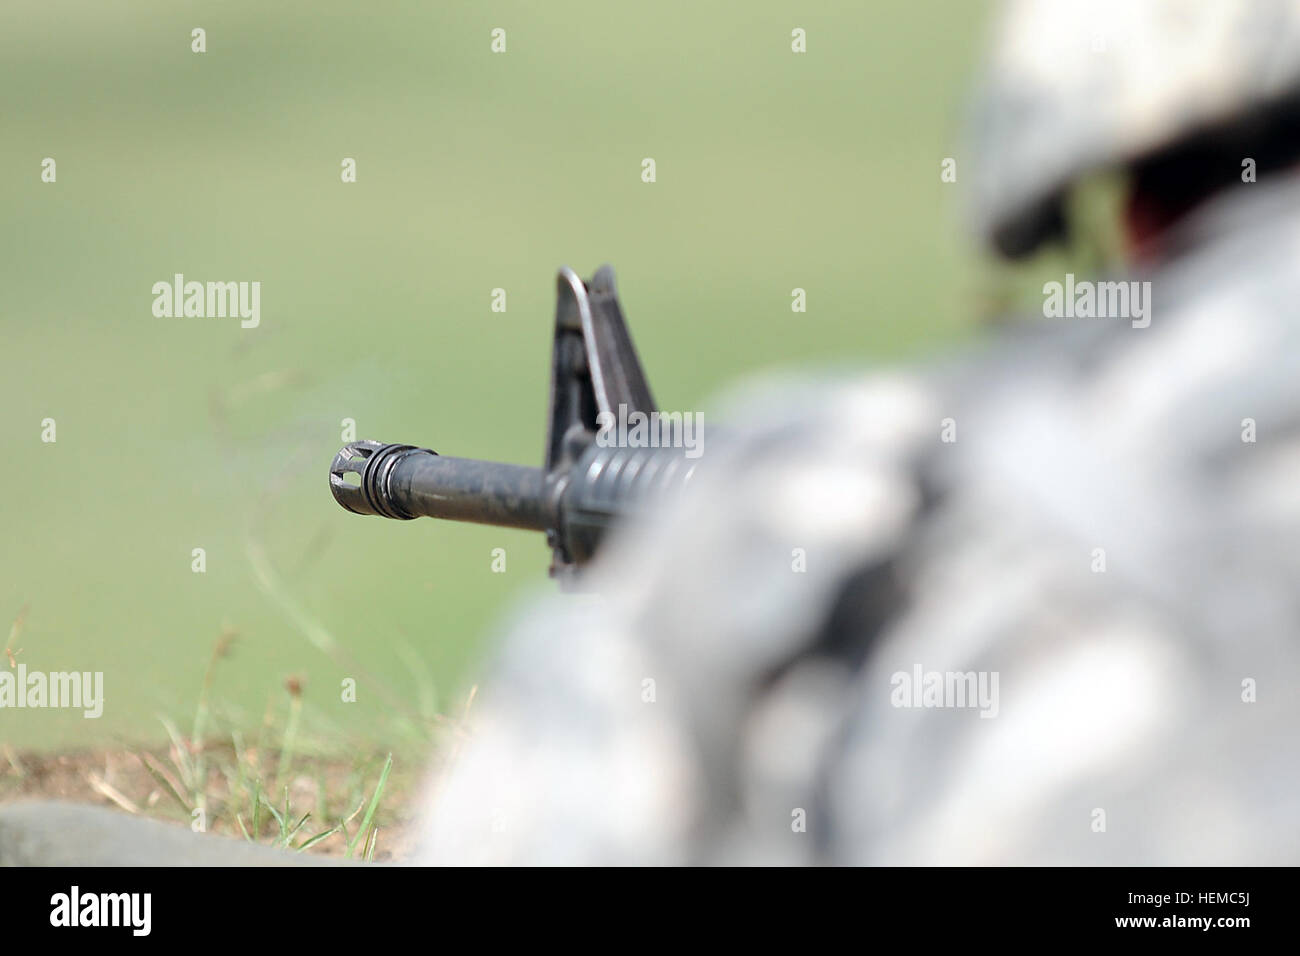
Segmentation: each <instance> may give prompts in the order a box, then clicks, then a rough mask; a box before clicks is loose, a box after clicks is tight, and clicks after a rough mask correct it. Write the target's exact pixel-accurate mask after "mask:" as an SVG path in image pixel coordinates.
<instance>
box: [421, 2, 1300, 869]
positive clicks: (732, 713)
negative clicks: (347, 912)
mask: <svg viewBox="0 0 1300 956" xmlns="http://www.w3.org/2000/svg"><path fill="white" fill-rule="evenodd" d="M1298 95H1300V10H1297V8H1296V6H1295V4H1293V3H1289V2H1280V0H1279V2H1263V0H1261V2H1252V3H1240V4H1204V3H1193V2H1179V0H1106V2H1092V3H1088V4H1083V3H1077V4H1063V3H1055V2H1050V0H1040V2H1019V3H1013V4H1011V5H1010V6H1009V7H1008V8H1007V10H1006V11H1005V15H1004V16H1003V17H1002V19H1001V21H1000V24H999V29H998V40H997V43H996V45H995V52H994V56H993V60H992V64H991V68H990V70H989V75H988V78H987V82H986V83H985V84H984V87H983V92H982V94H981V99H980V102H979V105H978V108H977V110H976V113H975V145H976V147H977V153H978V159H979V160H980V166H979V169H978V172H977V173H976V175H975V176H974V178H973V181H972V193H973V195H972V197H971V199H972V206H973V210H974V219H975V223H976V226H977V228H978V231H979V234H980V235H981V237H982V238H983V239H984V240H985V241H987V242H989V243H990V244H991V245H992V246H994V247H995V248H996V249H998V250H999V251H1001V252H1002V253H1003V254H1006V255H1015V256H1019V255H1024V254H1027V253H1029V252H1031V251H1033V250H1035V249H1038V248H1039V247H1040V246H1041V245H1042V244H1043V243H1044V242H1046V241H1048V240H1050V239H1051V238H1053V237H1055V236H1059V235H1062V234H1068V232H1069V229H1070V223H1069V222H1068V220H1067V217H1066V215H1065V213H1064V211H1063V210H1064V209H1066V208H1067V207H1068V203H1067V201H1066V200H1067V199H1068V196H1069V194H1070V190H1071V189H1072V188H1073V187H1074V185H1075V184H1076V183H1078V182H1079V181H1080V180H1081V179H1082V178H1083V177H1085V176H1086V175H1088V174H1090V173H1092V172H1094V171H1097V170H1101V169H1108V168H1114V169H1122V170H1126V171H1127V172H1128V173H1129V183H1130V185H1129V192H1128V201H1127V204H1126V212H1125V223H1124V225H1125V231H1126V235H1127V237H1128V239H1129V241H1130V247H1131V250H1132V252H1133V258H1134V263H1135V264H1134V267H1133V272H1132V273H1131V274H1130V275H1129V276H1127V277H1125V280H1126V281H1129V280H1132V281H1140V282H1149V283H1150V285H1149V286H1144V287H1141V288H1142V289H1147V290H1149V292H1150V295H1149V296H1148V297H1147V298H1146V300H1145V305H1142V306H1140V308H1142V309H1145V310H1146V314H1145V316H1144V318H1145V322H1143V321H1137V319H1138V318H1139V317H1138V316H1137V315H1132V316H1130V315H1118V316H1116V315H1111V316H1109V317H1098V318H1084V317H1082V316H1084V315H1088V314H1090V313H1091V314H1095V313H1096V309H1095V305H1096V300H1095V299H1094V300H1093V307H1092V308H1089V309H1083V308H1080V309H1078V310H1074V309H1070V310H1068V311H1064V312H1063V313H1062V316H1063V317H1060V318H1053V319H1048V320H1044V321H1043V322H1041V323H1039V325H1038V327H1037V328H1035V329H1032V330H1029V331H1025V330H1022V331H1020V332H1019V333H1018V334H1016V335H1014V336H1013V337H1008V338H1007V339H1004V340H1002V341H999V342H997V343H996V344H995V345H994V346H992V347H990V348H988V349H987V350H986V351H985V352H984V353H983V354H981V355H980V356H977V357H975V358H972V359H970V360H968V361H964V362H958V363H948V364H946V365H943V366H939V367H929V368H926V369H921V370H916V371H911V372H907V373H898V374H893V375H885V376H879V377H872V378H864V379H861V380H845V381H840V382H836V383H821V384H817V383H809V384H807V385H803V386H789V385H785V386H774V385H773V386H765V385H758V386H755V387H754V388H752V389H750V390H748V391H745V392H742V393H738V394H737V395H735V396H733V397H732V399H731V400H730V401H727V402H724V412H723V414H722V415H721V417H724V418H727V419H729V420H730V421H732V422H734V423H736V424H737V426H738V429H739V431H738V434H737V435H736V436H734V437H735V440H733V441H731V442H730V443H728V444H726V445H725V446H724V445H722V444H718V443H715V444H713V445H712V446H711V447H710V450H709V453H708V455H707V456H706V457H707V458H712V460H711V461H710V462H709V463H708V465H709V467H707V468H705V469H701V471H700V473H699V474H698V475H697V480H696V482H695V483H694V484H693V485H692V486H691V488H690V489H689V491H688V492H687V493H686V494H685V495H684V496H683V497H682V498H681V499H680V500H679V501H678V502H677V503H676V505H675V506H674V507H673V508H672V509H670V510H669V512H668V513H667V514H666V515H659V516H657V517H656V520H655V521H654V522H653V523H650V522H646V523H643V524H640V525H637V526H635V527H631V528H628V529H627V532H626V533H625V534H623V535H621V536H620V537H619V539H618V540H616V541H615V542H613V544H612V546H611V547H610V548H609V549H608V550H607V552H606V553H605V554H604V555H602V557H601V559H600V560H599V561H598V562H597V565H596V567H595V569H594V571H593V575H592V581H591V584H592V588H593V590H594V591H595V592H596V593H597V594H598V596H594V597H588V598H582V599H578V600H575V599H574V598H573V597H571V596H564V597H558V598H555V599H552V600H551V601H549V602H545V603H544V604H542V605H541V606H536V607H531V608H528V609H527V610H526V612H525V613H524V614H523V615H522V616H521V617H520V618H519V620H517V621H516V622H515V624H514V626H513V627H512V628H511V629H510V631H509V635H508V639H507V641H506V644H505V647H504V650H503V653H502V655H501V658H500V662H499V665H498V667H497V669H496V672H495V674H494V675H493V677H492V679H491V680H489V681H487V682H486V683H485V690H484V693H483V695H482V698H481V701H482V702H481V704H480V705H479V706H480V708H481V709H480V711H479V714H478V720H477V722H476V728H475V731H474V738H473V740H472V742H471V743H470V744H469V746H468V747H467V749H466V750H465V752H464V754H463V755H462V756H461V757H460V759H458V760H457V761H456V762H455V764H454V765H453V766H452V767H451V768H450V769H449V770H448V771H447V772H446V773H445V774H444V775H443V776H442V777H441V778H440V779H439V781H438V783H437V791H438V793H437V798H436V805H435V808H434V813H433V814H432V816H431V818H430V823H429V826H428V831H427V837H428V839H427V843H426V846H425V851H424V856H423V858H422V859H423V860H424V861H426V862H430V861H431V862H455V863H459V862H513V863H655V864H658V863H901V864H934V863H944V864H965V863H996V864H1002V863H1048V864H1055V863H1071V864H1080V863H1124V864H1193V863H1196V864H1241V863H1245V864H1265V863H1292V864H1294V863H1296V862H1297V860H1298V859H1300V796H1297V793H1300V787H1298V786H1297V784H1300V779H1298V776H1300V738H1298V737H1297V734H1296V732H1295V728H1296V726H1297V724H1298V722H1300V697H1298V696H1297V693H1296V690H1297V688H1296V681H1297V678H1300V653H1298V652H1297V648H1296V634H1297V633H1298V632H1300V592H1297V589H1296V588H1295V586H1294V582H1295V581H1296V580H1297V579H1298V577H1300V492H1297V490H1296V488H1297V483H1296V478H1295V475H1296V473H1297V469H1300V430H1298V429H1300V392H1297V386H1296V383H1297V382H1300V307H1298V306H1297V304H1296V303H1297V301H1298V300H1300V275H1298V273H1297V269H1296V262H1297V254H1298V253H1300V177H1297V176H1296V175H1295V174H1294V171H1293V168H1292V167H1293V165H1294V163H1295V162H1296V160H1297V159H1300V138H1297V136H1296V135H1295V133H1294V130H1295V129H1296V128H1297V127H1296V126H1295V122H1294V121H1295V119H1296V102H1297V96H1298ZM1060 279H1061V283H1060V286H1061V288H1062V289H1063V288H1064V284H1065V282H1066V281H1067V277H1065V276H1062V277H1060ZM1068 281H1069V282H1070V284H1071V292H1072V298H1071V301H1072V302H1073V301H1074V300H1073V293H1074V292H1075V289H1076V288H1077V287H1076V286H1075V285H1074V282H1073V277H1068ZM1055 291H1056V292H1058V293H1059V292H1060V291H1061V289H1058V290H1055ZM1048 294H1050V293H1049V292H1048V290H1045V295H1048ZM1137 294H1139V295H1140V294H1141V289H1139V290H1138V293H1137ZM1113 301H1114V302H1118V301H1119V300H1118V298H1116V299H1114V300H1113ZM1080 304H1081V303H1080ZM1135 305H1137V303H1136V302H1131V303H1130V306H1129V307H1130V309H1132V308H1133V307H1134V306H1135ZM1102 314H1103V315H1104V314H1105V313H1104V311H1103V312H1102ZM1071 315H1073V316H1076V317H1074V318H1068V317H1064V316H1071ZM727 409H729V410H727ZM711 418H713V419H714V420H716V416H711Z"/></svg>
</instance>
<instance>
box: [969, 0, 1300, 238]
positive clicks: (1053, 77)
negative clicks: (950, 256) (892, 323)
mask: <svg viewBox="0 0 1300 956" xmlns="http://www.w3.org/2000/svg"><path fill="white" fill-rule="evenodd" d="M1298 93H1300V0H1225V2H1219V0H1011V2H1009V3H1008V4H1007V5H1006V6H1005V7H1004V8H1003V10H1002V15H1001V17H1000V19H999V20H998V22H997V24H996V27H995V40H994V44H993V52H992V56H991V61H990V63H989V65H988V69H987V73H986V76H985V78H984V81H983V83H982V84H981V88H980V90H979V93H978V94H977V98H976V104H975V110H974V116H973V124H972V125H973V130H972V139H973V146H974V147H975V153H976V155H975V157H974V158H973V160H972V166H973V176H972V183H973V189H972V196H971V201H972V205H973V209H972V212H973V218H974V224H975V228H976V229H977V231H978V232H979V233H980V236H981V238H982V239H984V240H985V241H987V242H990V243H992V244H993V245H994V246H995V247H996V248H997V249H998V250H999V251H1000V252H1002V253H1003V254H1004V255H1007V256H1010V257H1016V256H1022V255H1026V254H1028V253H1030V252H1032V251H1034V249H1036V248H1037V247H1038V246H1039V245H1040V244H1041V243H1042V242H1043V241H1045V240H1047V239H1050V238H1052V237H1053V236H1054V235H1055V234H1056V233H1058V232H1059V231H1060V230H1061V229H1062V228H1063V225H1064V216H1063V212H1062V203H1063V200H1064V198H1065V194H1066V192H1067V191H1068V189H1069V187H1070V186H1071V185H1072V184H1073V183H1075V182H1077V181H1078V179H1079V178H1080V177H1081V176H1084V175H1086V174H1088V173H1090V172H1093V171H1096V170H1100V169H1105V168H1113V167H1122V166H1128V165H1130V164H1132V163H1134V162H1136V161H1138V160H1140V159H1142V158H1144V157H1148V156H1151V155H1153V154H1157V153H1161V152H1163V151H1165V150H1167V149H1169V148H1171V147H1174V146H1176V145H1177V144H1179V143H1181V142H1184V141H1185V140H1187V139H1190V138H1192V137H1195V136H1197V135H1199V134H1203V133H1206V132H1210V131H1213V130H1215V129H1216V128H1220V127H1223V126H1227V125H1230V124H1232V123H1234V122H1236V121H1238V120H1240V119H1241V118H1243V117H1250V116H1256V115H1258V114H1260V113H1261V112H1266V111H1268V110H1269V109H1271V108H1273V107H1276V106H1278V105H1280V104H1285V103H1287V101H1289V100H1291V99H1292V98H1294V97H1295V96H1296V95H1297V94H1298ZM1246 155H1249V154H1243V158H1244V157H1245V156H1246Z"/></svg>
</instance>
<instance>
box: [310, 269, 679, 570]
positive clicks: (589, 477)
mask: <svg viewBox="0 0 1300 956" xmlns="http://www.w3.org/2000/svg"><path fill="white" fill-rule="evenodd" d="M655 410H656V409H655V402H654V398H653V396H652V395H651V394H650V386H649V385H648V384H647V382H646V376H645V372H644V371H643V370H642V368H641V362H640V359H639V358H638V357H637V353H636V348H635V346H633V344H632V337H631V335H630V334H629V333H628V329H627V323H626V322H625V321H624V318H623V311H622V309H621V308H620V307H619V302H618V293H617V291H616V290H615V287H614V270H613V269H611V268H610V267H609V266H608V265H605V266H601V267H600V268H599V269H598V270H596V274H595V275H594V276H592V278H591V280H590V282H586V283H584V282H583V281H582V280H581V279H580V278H579V277H578V275H577V274H576V273H575V272H574V271H573V270H572V269H569V268H567V267H565V268H562V269H560V271H559V274H558V275H557V277H556V307H555V338H554V343H553V346H552V350H551V387H550V407H549V412H548V419H549V421H548V427H547V434H546V447H545V452H544V455H543V459H542V467H541V468H529V467H526V466H522V465H507V464H499V463H497V462H488V461H476V460H473V459H468V458H451V457H447V456H443V455H439V454H438V453H437V452H435V451H432V450H431V449H428V448H420V447H416V446H414V445H400V444H384V443H383V442H377V441H355V442H351V443H349V444H347V445H344V446H343V448H342V450H340V451H339V453H338V454H337V455H335V456H334V461H333V463H332V464H331V465H330V490H331V491H332V492H333V493H334V499H335V500H336V501H337V502H338V503H339V504H340V505H342V506H343V507H344V508H346V509H347V510H348V511H351V512H354V513H356V514H362V515H380V516H382V517H385V518H395V519H397V520H410V519H412V518H417V517H421V516H425V517H430V518H444V519H449V520H452V521H472V522H477V523H479V524H490V525H497V526H499V527H506V528H524V529H527V530H531V531H545V532H546V542H547V545H548V546H549V547H550V548H551V568H550V574H551V576H552V577H555V578H559V579H560V580H561V582H562V583H572V582H573V580H574V578H575V577H576V575H577V573H578V571H579V570H580V569H581V567H582V566H583V565H585V564H586V563H588V562H589V561H590V560H591V559H592V557H594V555H595V554H596V552H597V550H598V549H599V547H600V543H601V541H602V540H603V539H604V537H605V535H606V533H607V532H608V531H609V529H610V528H611V527H613V526H614V525H616V524H618V523H619V522H621V521H623V520H625V519H626V518H627V517H629V516H630V515H631V514H632V513H634V512H636V511H637V510H639V509H640V508H641V507H643V506H644V505H645V503H646V502H647V501H648V500H650V499H652V498H655V497H658V496H659V495H661V494H665V493H671V492H673V491H675V490H677V489H680V488H681V487H682V486H683V485H685V484H686V483H687V482H688V481H689V480H690V478H691V476H692V475H693V474H694V472H695V465H696V459H693V458H690V457H688V456H687V455H686V454H684V453H683V450H682V449H681V448H679V447H622V446H618V445H616V444H610V443H609V442H608V441H607V440H598V434H599V430H600V428H599V423H600V422H602V421H603V422H605V423H608V422H609V421H611V420H613V419H614V417H615V416H626V415H629V414H630V413H632V412H636V411H640V412H642V413H644V414H645V415H646V416H647V417H648V416H650V414H651V413H652V412H655ZM606 427H607V426H606ZM606 434H607V431H606Z"/></svg>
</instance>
